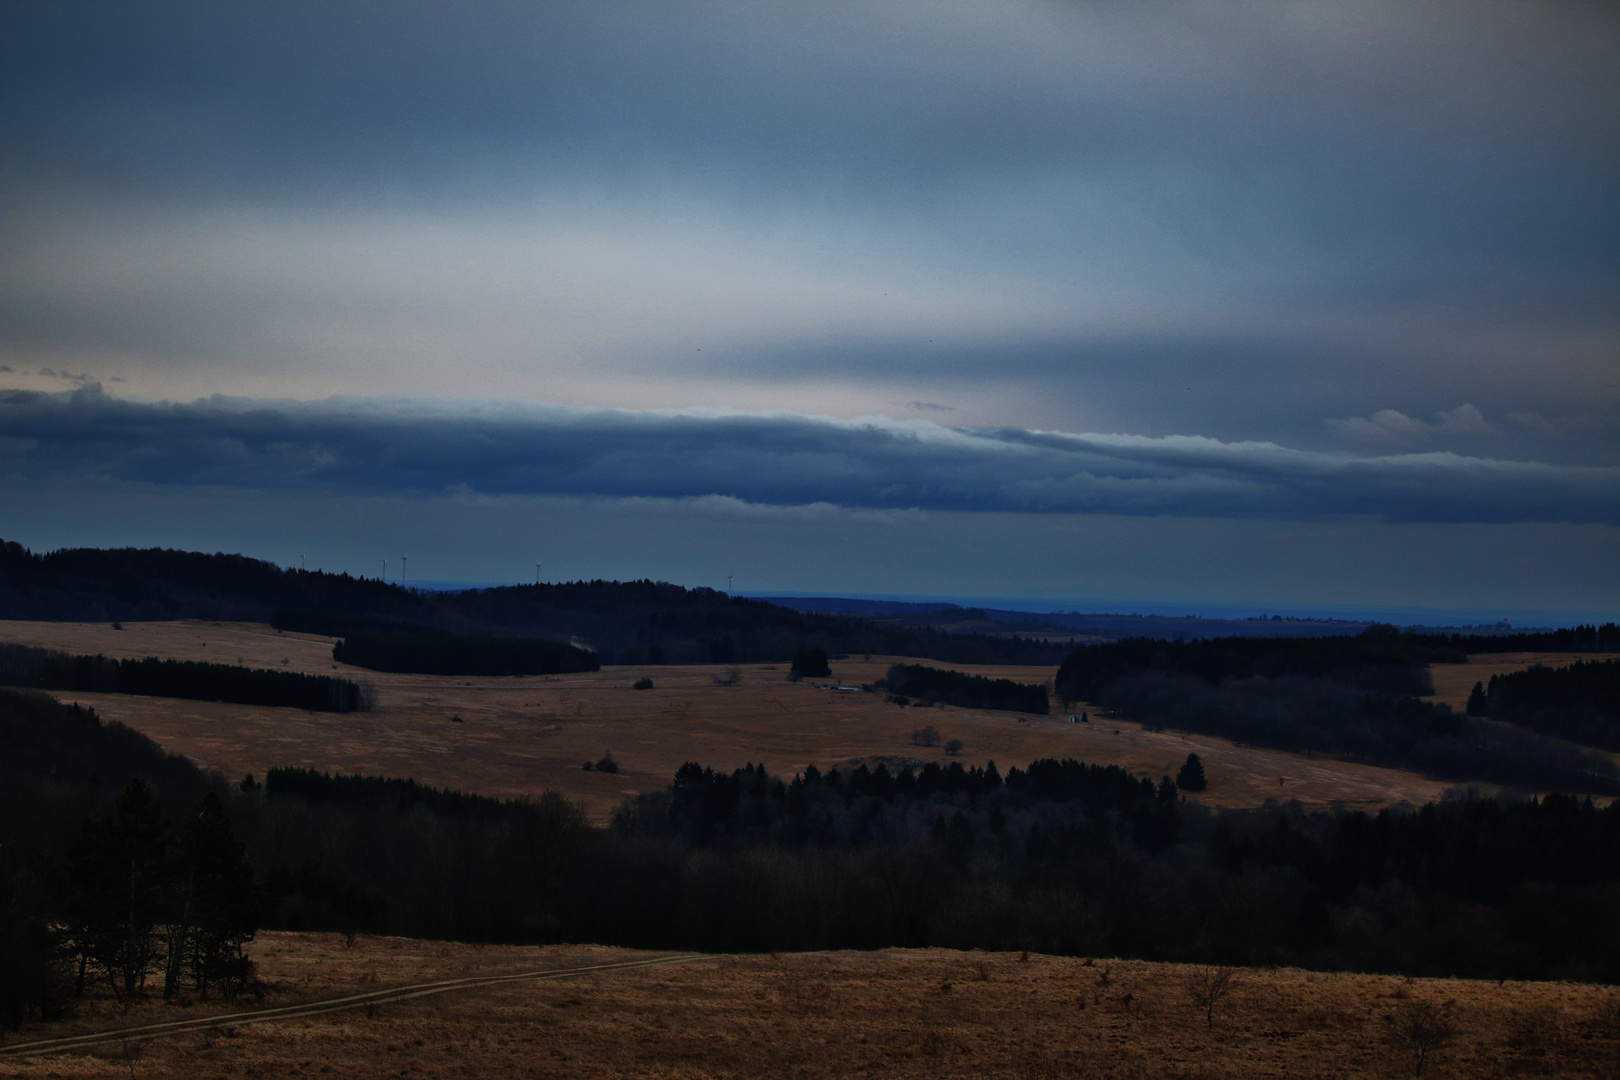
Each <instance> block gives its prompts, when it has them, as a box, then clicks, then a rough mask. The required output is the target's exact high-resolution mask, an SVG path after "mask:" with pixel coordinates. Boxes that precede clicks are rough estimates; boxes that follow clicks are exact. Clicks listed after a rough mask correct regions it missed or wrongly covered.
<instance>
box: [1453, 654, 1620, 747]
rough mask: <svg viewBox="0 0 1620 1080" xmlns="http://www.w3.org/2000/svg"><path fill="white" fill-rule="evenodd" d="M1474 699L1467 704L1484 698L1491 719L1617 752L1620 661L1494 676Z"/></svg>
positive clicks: (1619, 739)
mask: <svg viewBox="0 0 1620 1080" xmlns="http://www.w3.org/2000/svg"><path fill="white" fill-rule="evenodd" d="M1475 694H1476V697H1474V698H1471V699H1470V701H1471V702H1473V701H1477V700H1478V699H1479V698H1480V697H1483V699H1484V706H1485V708H1484V712H1485V713H1486V714H1487V715H1488V716H1490V717H1491V718H1492V719H1495V720H1506V721H1508V722H1509V723H1512V724H1519V725H1522V726H1524V727H1528V728H1533V729H1534V730H1536V731H1540V732H1545V733H1546V734H1549V735H1556V736H1559V737H1560V738H1564V739H1569V740H1571V741H1573V742H1578V743H1582V744H1584V745H1586V746H1597V747H1601V748H1602V749H1604V750H1620V660H1607V661H1597V660H1592V661H1586V660H1577V661H1575V663H1573V664H1571V665H1570V666H1569V667H1562V668H1550V667H1545V666H1543V665H1541V664H1536V665H1534V666H1533V667H1531V668H1529V669H1527V670H1525V671H1517V672H1510V673H1508V674H1505V675H1492V676H1491V681H1490V683H1489V684H1488V685H1485V686H1483V687H1476V689H1475ZM1471 711H1474V710H1471Z"/></svg>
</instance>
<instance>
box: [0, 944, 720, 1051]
mask: <svg viewBox="0 0 1620 1080" xmlns="http://www.w3.org/2000/svg"><path fill="white" fill-rule="evenodd" d="M704 959H707V957H705V956H702V955H700V954H697V953H678V954H675V955H671V956H659V957H653V958H652V959H647V960H623V961H620V962H618V963H612V964H591V965H586V966H583V967H570V968H553V969H547V970H543V971H519V972H515V973H513V974H509V975H477V976H471V977H467V978H461V979H443V980H440V981H438V982H427V983H413V984H410V985H406V986H394V987H389V988H388V989H386V990H372V991H368V992H365V993H359V994H348V995H346V996H344V997H337V998H325V999H322V1000H318V1001H307V1002H303V1003H301V1004H296V1005H281V1006H277V1007H272V1008H267V1009H255V1010H251V1011H246V1012H229V1013H223V1014H220V1015H218V1016H208V1017H197V1018H195V1019H190V1020H170V1021H164V1022H161V1023H155V1024H142V1025H139V1026H136V1027H125V1028H114V1029H112V1030H109V1031H95V1032H86V1033H85V1034H82V1035H66V1036H63V1037H61V1038H56V1039H39V1040H35V1041H33V1042H20V1043H6V1044H0V1057H18V1056H22V1055H38V1054H50V1053H56V1052H58V1051H61V1050H71V1049H76V1048H79V1047H86V1046H96V1045H100V1044H102V1043H110V1042H138V1041H144V1040H147V1039H161V1038H163V1037H165V1036H169V1035H182V1034H186V1033H188V1032H197V1031H208V1030H212V1029H214V1028H223V1027H241V1026H243V1025H246V1024H263V1023H270V1022H272V1021H283V1020H297V1019H303V1018H306V1017H311V1016H325V1015H326V1014H328V1013H334V1012H343V1011H345V1010H348V1009H360V1008H367V1007H371V1008H375V1007H376V1006H378V1005H383V1004H393V1003H397V1002H401V1001H410V1000H414V999H415V998H422V997H432V996H433V995H435V994H448V993H450V992H452V991H455V990H471V989H476V988H478V987H484V986H494V985H495V984H497V983H510V982H543V981H546V980H550V979H567V978H572V977H576V976H580V975H594V974H601V973H604V972H610V971H620V970H623V969H624V968H638V967H650V966H652V965H655V964H675V963H682V962H686V961H692V960H704Z"/></svg>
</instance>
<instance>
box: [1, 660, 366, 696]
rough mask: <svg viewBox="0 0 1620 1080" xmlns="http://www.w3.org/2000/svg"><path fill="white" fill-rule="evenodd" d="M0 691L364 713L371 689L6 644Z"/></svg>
mask: <svg viewBox="0 0 1620 1080" xmlns="http://www.w3.org/2000/svg"><path fill="white" fill-rule="evenodd" d="M0 686H21V687H29V688H33V689H38V690H69V691H79V692H82V693H102V694H144V695H148V696H151V697H170V698H184V699H186V700H190V701H228V702H232V703H234V704H237V705H268V706H271V707H279V708H292V709H307V710H309V711H311V712H339V713H344V712H366V711H369V710H370V709H371V707H372V704H373V693H372V688H371V687H370V685H369V684H367V683H364V682H355V681H353V680H351V679H340V678H334V677H333V676H330V675H306V674H303V673H301V672H297V671H271V670H267V669H265V668H247V667H240V666H237V665H234V664H210V663H206V662H202V661H196V660H159V659H157V658H156V657H147V658H145V659H143V660H113V659H109V658H108V657H105V656H79V655H74V654H70V653H64V652H58V651H56V650H54V649H36V648H33V647H31V646H27V645H8V644H0Z"/></svg>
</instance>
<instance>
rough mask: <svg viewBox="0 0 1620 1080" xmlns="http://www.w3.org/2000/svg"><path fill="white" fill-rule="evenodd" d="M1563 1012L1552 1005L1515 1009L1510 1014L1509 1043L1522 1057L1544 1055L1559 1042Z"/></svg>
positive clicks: (1508, 1026) (1508, 1025)
mask: <svg viewBox="0 0 1620 1080" xmlns="http://www.w3.org/2000/svg"><path fill="white" fill-rule="evenodd" d="M1561 1020H1562V1014H1560V1013H1559V1011H1558V1010H1557V1009H1555V1008H1553V1007H1552V1006H1550V1005H1541V1006H1536V1007H1534V1008H1528V1009H1514V1010H1513V1012H1512V1013H1510V1014H1509V1015H1508V1024H1507V1044H1508V1046H1509V1047H1511V1048H1512V1049H1513V1050H1515V1051H1517V1052H1518V1054H1519V1055H1520V1056H1522V1057H1535V1058H1539V1057H1544V1056H1545V1055H1546V1054H1547V1052H1548V1051H1549V1050H1550V1049H1552V1048H1553V1046H1554V1045H1555V1044H1556V1043H1557V1042H1558V1038H1559V1035H1560V1034H1561V1031H1560V1028H1561V1026H1562V1025H1561V1023H1560V1021H1561Z"/></svg>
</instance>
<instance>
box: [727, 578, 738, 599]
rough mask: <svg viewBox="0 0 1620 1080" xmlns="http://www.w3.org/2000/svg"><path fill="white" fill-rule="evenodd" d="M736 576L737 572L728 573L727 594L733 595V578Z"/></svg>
mask: <svg viewBox="0 0 1620 1080" xmlns="http://www.w3.org/2000/svg"><path fill="white" fill-rule="evenodd" d="M735 576H736V575H735V574H727V575H726V595H727V596H730V595H731V579H732V578H733V577H735Z"/></svg>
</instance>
